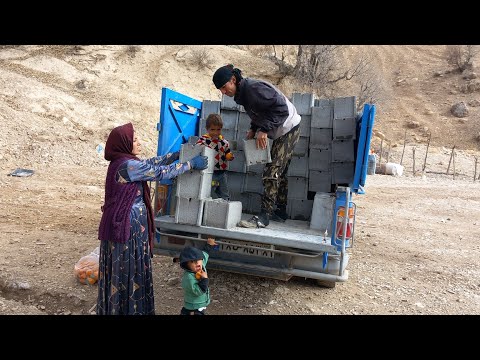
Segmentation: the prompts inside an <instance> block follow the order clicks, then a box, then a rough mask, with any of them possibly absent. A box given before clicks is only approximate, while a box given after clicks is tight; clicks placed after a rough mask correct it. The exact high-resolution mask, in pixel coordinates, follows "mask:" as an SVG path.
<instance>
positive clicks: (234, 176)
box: [227, 171, 245, 192]
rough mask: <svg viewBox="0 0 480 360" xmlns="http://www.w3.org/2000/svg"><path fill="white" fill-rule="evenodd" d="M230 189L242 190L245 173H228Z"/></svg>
mask: <svg viewBox="0 0 480 360" xmlns="http://www.w3.org/2000/svg"><path fill="white" fill-rule="evenodd" d="M227 182H228V190H229V191H231V192H242V191H243V188H244V182H245V174H243V173H240V172H231V171H229V172H228V173H227Z"/></svg>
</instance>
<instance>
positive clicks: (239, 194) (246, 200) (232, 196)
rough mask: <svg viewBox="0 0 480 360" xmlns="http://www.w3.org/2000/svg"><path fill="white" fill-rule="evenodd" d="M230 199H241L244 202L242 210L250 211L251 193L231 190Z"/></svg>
mask: <svg viewBox="0 0 480 360" xmlns="http://www.w3.org/2000/svg"><path fill="white" fill-rule="evenodd" d="M230 201H240V202H241V203H242V211H243V212H247V213H248V211H249V210H248V208H249V202H250V194H249V193H242V192H240V191H238V192H237V191H231V192H230Z"/></svg>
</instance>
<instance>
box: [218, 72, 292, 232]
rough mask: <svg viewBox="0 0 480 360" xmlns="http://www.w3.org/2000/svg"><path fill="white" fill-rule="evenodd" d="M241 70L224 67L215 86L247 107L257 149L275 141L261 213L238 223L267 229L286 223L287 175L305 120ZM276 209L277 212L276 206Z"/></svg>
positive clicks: (267, 85) (277, 93)
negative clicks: (272, 223) (269, 141)
mask: <svg viewBox="0 0 480 360" xmlns="http://www.w3.org/2000/svg"><path fill="white" fill-rule="evenodd" d="M241 74H242V72H241V70H239V69H237V68H234V66H233V65H232V64H229V65H225V66H222V67H220V68H218V69H217V71H215V73H214V74H213V83H214V84H215V87H216V88H217V89H219V90H220V91H221V92H222V94H223V95H226V96H229V97H233V99H234V101H235V102H236V103H237V104H239V105H243V107H244V108H245V111H246V113H247V114H248V116H249V117H250V119H251V123H250V130H249V131H248V133H247V139H253V138H254V137H256V143H257V148H261V149H265V148H266V147H267V141H268V138H270V139H273V145H272V149H271V158H272V162H270V163H268V164H266V165H265V169H264V170H263V175H262V182H263V196H262V207H261V212H260V214H259V215H258V216H253V217H252V218H251V219H249V220H242V221H240V222H239V223H238V225H239V226H242V227H262V228H264V227H266V226H268V224H269V223H270V220H274V221H281V222H284V221H285V220H286V219H287V217H288V215H287V195H288V178H287V172H288V167H289V165H290V161H291V159H292V154H293V148H294V147H295V145H296V144H297V142H298V139H299V136H300V120H301V117H300V115H299V114H298V113H297V110H296V109H295V106H294V105H293V104H292V103H291V102H290V101H289V100H288V99H287V97H286V96H285V95H284V94H283V93H282V92H281V91H280V90H278V89H277V88H276V87H275V86H273V85H272V84H270V83H268V82H266V81H263V80H256V79H251V78H243V77H242V75H241ZM275 205H276V207H277V208H276V210H275V211H274V209H273V208H274V206H275Z"/></svg>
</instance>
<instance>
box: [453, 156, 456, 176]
mask: <svg viewBox="0 0 480 360" xmlns="http://www.w3.org/2000/svg"><path fill="white" fill-rule="evenodd" d="M455 155H456V153H455V149H453V180H455Z"/></svg>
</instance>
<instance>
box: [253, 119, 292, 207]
mask: <svg viewBox="0 0 480 360" xmlns="http://www.w3.org/2000/svg"><path fill="white" fill-rule="evenodd" d="M299 137H300V125H297V126H295V127H294V128H293V129H292V130H290V131H289V132H288V133H286V134H285V135H283V136H281V137H279V138H278V139H276V140H274V141H273V145H272V150H271V151H270V153H271V156H272V162H271V163H268V164H266V165H265V169H264V170H263V176H262V179H263V197H262V211H264V212H266V213H268V214H271V213H272V212H273V207H274V205H277V208H283V209H286V207H287V195H288V178H287V172H288V167H289V166H290V161H291V160H292V155H293V148H294V147H295V145H296V144H297V142H298V139H299Z"/></svg>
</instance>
